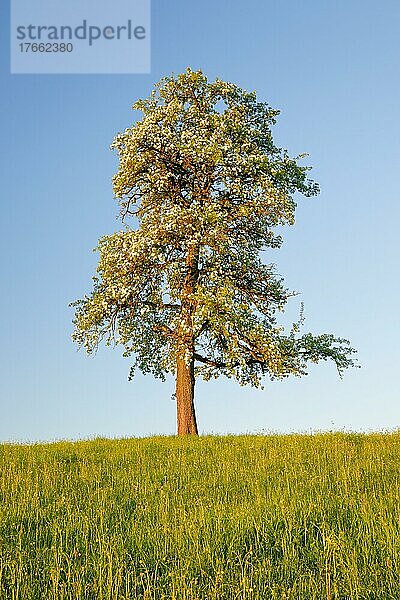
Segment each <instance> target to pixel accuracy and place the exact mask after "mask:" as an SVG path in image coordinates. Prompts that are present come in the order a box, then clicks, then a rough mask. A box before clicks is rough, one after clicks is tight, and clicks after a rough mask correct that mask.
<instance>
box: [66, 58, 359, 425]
mask: <svg viewBox="0 0 400 600" xmlns="http://www.w3.org/2000/svg"><path fill="white" fill-rule="evenodd" d="M133 108H134V109H136V110H139V111H141V112H142V118H141V120H138V121H137V122H136V123H134V125H133V126H132V127H130V128H128V129H126V130H125V131H124V132H123V133H119V134H118V135H117V136H116V137H115V139H114V142H113V144H112V146H111V147H112V148H114V149H116V150H117V152H118V155H119V168H118V171H117V173H116V174H115V176H114V178H113V187H114V193H115V196H116V198H117V199H118V202H119V206H120V216H121V219H122V222H123V228H122V230H121V231H118V232H116V233H114V234H112V235H109V236H105V237H103V238H102V239H100V241H99V245H98V250H99V254H100V260H99V264H98V267H97V276H96V277H94V278H93V280H94V289H93V291H92V293H91V294H90V295H89V296H85V297H84V298H83V299H82V300H78V301H77V302H74V303H73V306H75V307H76V314H75V318H74V325H75V329H74V333H73V339H74V340H75V341H76V342H77V343H78V344H79V345H83V346H84V347H85V348H86V350H87V352H88V353H90V352H93V351H94V350H95V349H96V348H97V346H98V344H99V342H100V341H101V340H104V341H105V343H106V344H108V345H109V344H112V343H116V344H121V345H122V346H123V347H124V356H131V355H132V357H134V364H133V366H132V368H131V371H130V377H129V378H131V377H132V376H133V374H134V371H135V368H138V369H140V370H141V371H142V372H143V373H152V374H153V375H154V376H156V377H160V378H161V379H165V375H166V374H168V373H171V374H173V375H175V378H176V393H175V395H176V404H177V423H178V434H180V435H181V434H197V432H198V430H197V423H196V415H195V407H194V390H195V380H196V377H202V378H203V379H205V380H209V379H210V378H216V377H219V376H220V375H225V376H227V377H230V378H235V379H236V380H237V381H238V382H239V383H240V384H241V385H245V384H250V385H252V386H255V387H260V386H261V384H262V380H263V377H264V376H269V377H270V378H271V379H274V378H278V379H280V378H284V377H287V376H289V375H296V376H300V375H304V374H306V372H307V371H306V370H307V364H308V362H313V363H315V362H318V361H320V360H327V359H330V360H332V361H333V362H334V363H335V364H336V367H337V369H338V371H339V374H342V372H343V371H344V370H345V369H346V368H347V367H350V366H354V360H353V359H352V355H353V353H354V352H355V351H354V350H353V349H352V348H351V347H350V345H349V342H348V341H347V340H345V339H342V338H336V337H334V336H333V335H331V334H321V335H313V334H311V333H306V334H303V335H300V333H299V326H300V325H301V321H302V319H300V321H299V323H297V324H294V325H293V327H292V329H291V330H290V331H289V332H288V333H286V334H285V332H284V329H283V328H282V327H281V326H279V324H278V323H277V320H276V314H277V312H278V311H282V310H283V309H284V307H285V304H286V302H287V300H288V298H289V296H290V295H291V293H290V292H289V291H288V290H287V289H285V287H284V285H283V282H282V279H281V278H280V277H279V276H278V275H277V274H276V273H275V270H274V265H271V264H264V262H262V260H261V257H260V253H261V252H262V251H264V250H266V249H268V248H277V247H279V246H280V245H281V243H282V239H281V237H280V236H279V235H277V234H276V230H275V228H276V227H277V226H279V225H292V224H293V223H294V216H295V208H296V203H295V200H294V198H293V196H294V194H295V193H296V192H300V193H301V194H303V195H305V196H312V195H314V194H317V193H318V185H317V184H316V183H314V182H313V181H311V180H310V179H308V178H307V172H308V170H309V168H308V167H304V166H300V165H299V164H298V163H299V159H300V158H302V157H303V155H302V156H300V157H297V158H295V159H294V158H290V157H289V156H288V153H287V151H285V150H282V149H281V148H278V147H277V146H275V144H274V141H273V138H272V135H271V126H272V125H273V124H274V123H275V119H276V116H277V115H278V113H279V111H277V110H274V109H272V108H270V107H269V106H268V105H267V104H266V103H264V102H260V101H258V100H257V96H256V93H255V92H251V93H249V92H247V91H245V90H243V89H241V88H240V87H238V86H237V85H235V84H233V83H227V82H224V81H221V80H220V79H217V80H215V81H212V82H210V81H208V79H207V77H206V76H205V75H204V74H203V73H202V71H192V70H190V69H187V70H186V72H184V73H182V74H180V75H178V76H176V77H175V76H171V77H166V78H163V79H162V80H161V81H160V82H159V83H158V84H157V85H156V86H155V88H154V89H153V91H152V92H151V95H150V97H149V98H147V99H146V100H138V101H137V102H136V103H135V104H134V105H133ZM129 223H130V224H131V225H129ZM274 230H275V231H274Z"/></svg>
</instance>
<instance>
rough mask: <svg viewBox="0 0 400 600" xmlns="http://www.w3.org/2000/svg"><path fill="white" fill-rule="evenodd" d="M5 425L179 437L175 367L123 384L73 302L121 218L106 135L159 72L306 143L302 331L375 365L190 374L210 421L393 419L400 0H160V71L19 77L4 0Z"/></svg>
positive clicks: (283, 269)
mask: <svg viewBox="0 0 400 600" xmlns="http://www.w3.org/2000/svg"><path fill="white" fill-rule="evenodd" d="M1 11H2V15H1V23H2V25H1V28H2V33H1V46H2V50H1V57H0V59H1V95H0V104H1V113H0V114H1V117H0V118H1V132H2V146H3V155H2V161H1V169H2V194H1V198H2V207H1V208H2V210H1V224H0V227H1V237H0V244H1V248H0V256H1V258H0V269H1V283H2V285H1V289H2V293H1V295H0V305H1V306H0V310H1V315H2V327H1V337H2V343H1V346H0V370H1V373H0V400H1V419H0V439H1V440H10V441H11V440H18V441H36V440H54V439H60V438H69V439H77V438H86V437H92V436H109V437H114V436H143V435H152V434H172V433H174V432H175V406H174V403H173V402H172V401H171V399H170V398H171V394H172V392H173V381H172V379H171V380H169V381H167V382H166V383H162V382H160V381H158V380H154V379H152V378H151V377H150V376H147V377H143V376H141V375H139V376H137V378H136V379H134V381H133V382H130V383H129V382H128V381H127V376H128V371H129V366H130V362H129V359H123V358H122V356H121V355H122V352H121V350H120V349H116V350H112V349H101V350H100V351H99V353H98V354H97V356H95V357H94V358H88V357H86V356H85V354H84V353H83V351H80V352H77V350H76V348H75V347H74V346H73V344H72V342H71V341H70V333H71V328H72V326H71V319H72V310H71V309H70V308H68V304H69V302H71V301H72V300H75V299H76V298H79V297H81V296H82V295H83V293H84V292H87V291H89V290H90V288H91V277H92V275H93V273H94V269H95V266H96V260H97V257H96V254H95V253H93V252H92V249H93V248H94V247H95V246H96V243H97V239H98V238H99V237H100V236H102V235H104V234H106V233H111V232H113V231H115V230H117V229H119V228H120V224H119V223H118V221H117V220H116V215H117V205H116V201H115V200H114V199H113V194H112V188H111V177H112V175H113V173H114V171H115V169H116V165H117V160H116V156H115V154H113V153H112V152H111V151H110V150H109V144H110V143H111V141H112V139H113V136H114V135H115V133H117V132H118V131H120V130H123V129H125V128H126V127H128V126H129V125H130V124H131V123H132V122H133V120H134V118H135V115H134V113H133V112H132V111H131V110H130V106H131V105H132V104H133V102H134V101H135V100H136V99H137V98H139V97H145V96H147V95H148V94H149V92H150V90H151V88H152V85H153V83H154V82H156V81H158V80H159V79H160V77H162V76H163V75H166V74H170V73H171V72H175V73H179V72H181V71H183V70H184V69H185V68H186V67H187V66H190V67H192V68H193V69H196V68H202V69H203V71H204V72H205V73H206V74H207V75H208V76H209V77H210V78H214V77H216V76H219V77H221V78H223V79H225V80H228V81H232V82H235V83H237V84H239V85H241V86H242V87H244V88H246V89H249V90H252V89H255V90H257V92H258V94H259V98H260V99H262V100H265V101H267V102H268V103H269V104H270V105H272V106H273V107H275V108H279V109H281V115H280V117H279V121H278V124H277V126H276V128H275V139H276V142H277V143H278V144H279V145H281V146H284V147H286V148H288V150H289V152H290V153H291V154H292V155H296V154H298V153H300V152H303V151H306V152H308V153H309V154H310V156H309V158H308V162H309V164H311V165H313V167H314V168H313V171H312V175H313V177H314V178H315V179H316V180H317V181H319V183H320V186H321V194H320V195H319V196H318V197H317V198H311V199H303V198H301V197H299V198H298V212H297V222H296V225H295V226H294V227H292V228H289V229H287V230H286V231H285V234H284V235H285V243H284V245H283V247H282V248H281V250H279V251H274V253H273V254H271V257H267V259H268V260H269V261H270V262H274V263H275V264H276V265H277V269H278V271H279V272H280V273H281V274H282V275H283V276H284V277H285V281H286V284H287V286H288V287H290V288H292V289H295V290H297V291H300V292H301V296H299V298H298V299H295V300H293V301H292V305H291V308H290V309H289V313H288V316H290V317H291V316H293V317H294V318H296V315H297V312H298V307H299V302H300V300H302V301H303V302H304V303H305V316H306V323H305V330H310V331H313V332H315V333H317V332H333V333H335V334H337V335H340V336H343V337H347V338H348V339H350V340H351V341H352V344H353V345H354V346H355V347H356V348H357V349H358V351H359V360H360V362H361V364H362V369H357V370H351V371H349V372H347V374H346V375H345V378H344V379H343V380H340V379H339V378H338V375H337V373H336V371H335V369H334V366H333V365H331V364H321V365H317V366H314V367H312V368H311V369H310V374H309V375H308V377H305V378H303V379H291V380H286V381H283V382H274V383H273V384H271V383H269V382H268V381H266V386H265V390H264V391H257V390H254V389H252V388H241V387H240V386H238V385H237V384H235V383H234V382H231V381H227V380H224V379H220V380H219V381H217V382H212V383H202V382H199V384H198V386H197V411H198V420H199V425H200V431H201V432H203V433H206V432H207V433H211V432H212V433H226V432H231V433H239V432H261V431H281V432H286V431H310V430H321V429H322V430H326V429H344V428H346V429H348V430H364V431H368V430H381V429H392V428H397V427H398V425H399V423H400V402H399V400H400V394H399V391H398V390H399V383H398V375H397V369H398V365H399V364H400V350H399V339H400V331H399V329H400V327H399V322H400V319H399V295H400V286H399V281H398V271H399V269H398V263H399V258H400V256H399V254H400V253H399V241H398V239H399V236H398V223H399V217H400V210H399V188H398V182H397V176H396V173H398V172H399V158H400V125H399V117H398V107H399V106H400V78H399V57H400V52H399V51H400V42H399V39H400V37H399V30H400V5H399V3H398V2H394V1H390V0H387V1H386V2H384V3H381V4H379V3H376V2H370V1H361V0H360V1H355V0H350V1H344V0H339V1H338V2H327V1H323V0H318V1H316V0H315V1H314V0H313V1H311V0H309V1H307V0H306V1H305V2H294V1H292V2H285V3H282V2H277V1H276V2H271V1H269V0H263V1H261V0H249V1H248V2H246V3H241V2H232V0H231V1H229V2H228V1H226V0H220V1H219V2H215V1H212V2H211V1H210V0H203V1H202V2H196V3H194V2H193V3H192V2H184V1H183V0H176V1H175V2H173V3H170V2H162V1H161V0H153V4H152V70H151V73H150V74H149V75H10V73H9V50H8V41H9V31H8V22H9V14H8V9H7V7H5V6H4V3H3V4H2V6H1Z"/></svg>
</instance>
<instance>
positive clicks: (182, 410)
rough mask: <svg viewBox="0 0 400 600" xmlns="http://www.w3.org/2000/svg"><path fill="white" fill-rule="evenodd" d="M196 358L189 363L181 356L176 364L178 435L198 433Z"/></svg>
mask: <svg viewBox="0 0 400 600" xmlns="http://www.w3.org/2000/svg"><path fill="white" fill-rule="evenodd" d="M194 385H195V377H194V359H193V358H192V359H191V360H190V362H189V364H187V363H186V362H185V357H184V356H179V357H178V360H177V365H176V409H177V422H178V435H198V431H197V423H196V413H195V408H194Z"/></svg>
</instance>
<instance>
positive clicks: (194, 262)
mask: <svg viewBox="0 0 400 600" xmlns="http://www.w3.org/2000/svg"><path fill="white" fill-rule="evenodd" d="M198 261H199V248H198V246H196V245H194V246H191V247H190V248H189V249H188V253H187V256H186V261H185V262H186V274H185V277H184V280H183V285H182V295H181V315H180V317H181V321H180V327H179V335H178V348H177V361H176V392H175V395H176V409H177V421H178V435H198V431H197V423H196V413H195V409H194V385H195V376H194V351H195V340H194V336H193V313H194V311H195V306H196V300H195V297H194V295H195V289H196V283H197V280H198V276H199V270H198Z"/></svg>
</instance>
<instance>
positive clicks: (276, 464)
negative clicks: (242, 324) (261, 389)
mask: <svg viewBox="0 0 400 600" xmlns="http://www.w3.org/2000/svg"><path fill="white" fill-rule="evenodd" d="M0 470H1V471H0V598H1V600H6V599H7V600H8V599H10V600H11V599H12V600H14V599H15V600H17V599H18V600H30V599H35V600H36V599H37V600H41V599H57V600H62V599H70V600H78V599H96V600H97V599H99V600H106V599H107V600H108V599H110V600H111V599H115V600H127V599H130V598H143V599H152V600H159V599H160V600H161V599H176V600H178V599H179V600H198V599H207V600H211V599H260V600H268V599H280V600H283V599H285V600H288V599H293V600H299V599H303V598H304V599H305V598H307V599H308V598H310V599H311V598H313V599H316V600H322V599H334V598H335V599H339V598H340V599H346V598H349V599H350V598H351V599H353V598H354V599H356V598H357V599H364V598H365V599H366V598H368V599H379V600H386V599H393V600H399V599H400V433H391V434H389V433H387V434H383V433H382V434H368V435H363V434H344V433H329V434H316V435H285V436H280V435H271V436H226V437H214V436H208V437H201V438H198V439H178V438H171V437H159V438H147V439H122V440H105V439H96V440H91V441H81V442H57V443H54V444H33V445H15V444H2V445H1V446H0Z"/></svg>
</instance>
